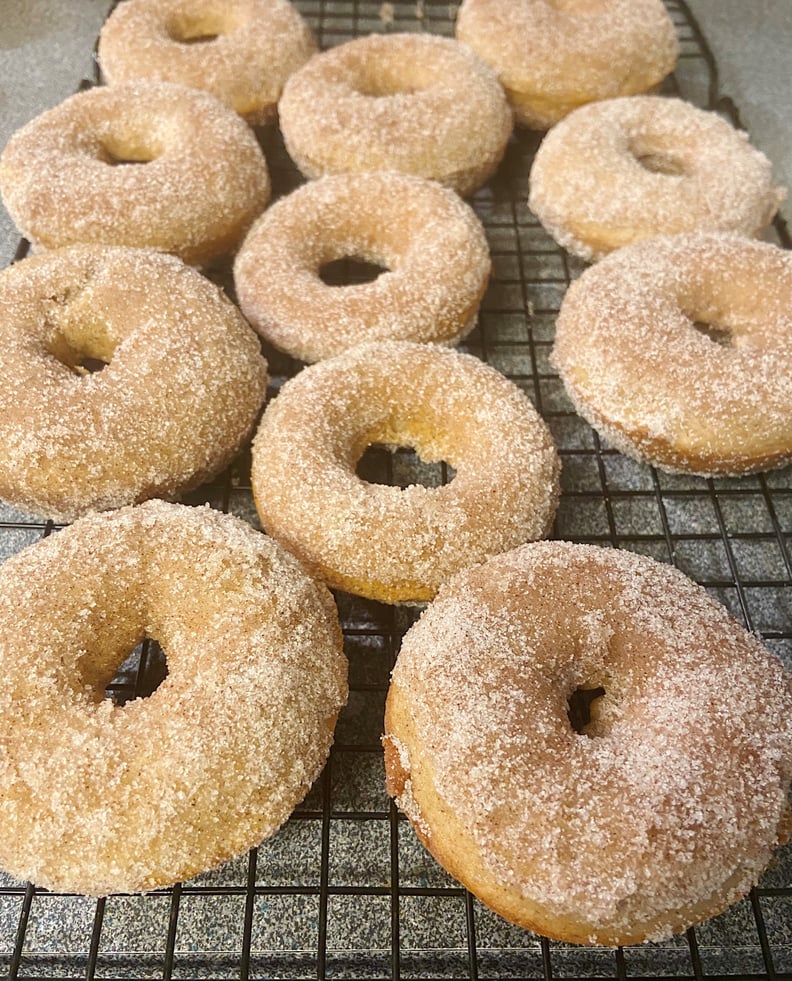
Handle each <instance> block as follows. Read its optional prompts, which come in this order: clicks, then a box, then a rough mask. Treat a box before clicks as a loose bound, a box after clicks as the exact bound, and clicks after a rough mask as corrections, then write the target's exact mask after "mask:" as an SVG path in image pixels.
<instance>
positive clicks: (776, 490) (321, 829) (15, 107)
mask: <svg viewBox="0 0 792 981" xmlns="http://www.w3.org/2000/svg"><path fill="white" fill-rule="evenodd" d="M107 6H108V2H107V0H79V2H77V0H72V2H66V0H57V2H56V0H30V2H27V3H19V2H16V0H0V144H2V143H4V141H5V139H6V138H7V137H8V135H9V134H10V133H11V132H12V131H13V130H14V129H15V128H17V127H18V126H19V125H21V124H22V123H23V122H25V121H26V120H27V119H29V118H31V117H32V116H33V115H35V114H36V113H38V112H40V111H42V110H43V109H45V108H47V107H48V106H51V105H54V104H56V103H57V102H59V101H60V100H61V99H63V98H65V97H66V96H67V95H69V94H71V93H72V92H73V91H74V90H75V89H76V87H77V85H78V84H79V82H80V80H81V78H83V77H86V76H88V77H90V75H91V73H92V65H91V47H92V44H93V40H94V38H95V36H96V33H97V31H98V28H99V26H100V24H101V22H102V20H103V17H104V15H105V11H106V9H107ZM319 6H320V5H319V3H318V2H314V0H303V2H302V3H301V7H302V9H304V10H305V11H306V13H307V14H308V15H309V16H313V17H314V22H316V20H317V17H316V15H317V12H318V10H319ZM395 6H396V8H397V12H399V11H401V14H402V15H403V17H404V23H405V26H408V27H415V26H417V25H416V24H415V23H413V22H412V21H411V20H410V17H411V16H412V12H413V11H414V9H415V8H414V5H413V4H409V5H408V4H404V5H399V4H396V5H395ZM427 6H428V5H427ZM691 6H692V7H693V9H694V12H695V13H696V15H697V17H698V18H699V20H700V24H701V27H702V30H703V31H704V34H705V35H706V36H707V38H708V40H709V42H710V44H711V46H712V49H713V51H714V54H715V57H716V59H717V61H718V64H719V68H720V80H721V92H722V94H725V95H728V96H730V97H731V98H732V99H733V100H734V102H735V103H736V104H737V105H738V107H739V108H740V112H741V117H742V120H743V123H744V124H745V125H746V126H747V127H748V129H749V130H750V132H751V135H752V138H753V140H754V142H755V143H756V144H757V145H758V146H759V147H761V148H762V149H764V150H765V151H766V152H767V153H768V154H769V155H771V156H772V157H773V159H774V160H775V161H776V164H777V168H776V170H777V176H778V178H779V180H781V181H785V182H787V183H788V184H790V185H792V162H791V161H790V145H791V142H792V141H790V140H789V134H790V133H792V115H790V113H791V111H792V110H790V102H789V95H788V90H789V84H788V83H789V74H790V57H789V54H788V51H789V48H790V45H792V30H791V28H790V17H792V4H790V3H789V2H788V0H773V2H769V0H764V2H758V0H756V2H751V3H749V2H745V0H743V2H738V0H691ZM351 8H352V4H351V3H343V2H328V3H327V4H325V5H324V9H325V12H326V13H327V17H326V18H325V20H324V21H323V23H324V24H325V26H326V25H327V23H328V19H333V18H335V21H334V23H335V24H336V25H340V30H342V31H345V30H348V31H349V32H350V33H352V32H353V30H354V29H355V27H357V28H362V27H367V26H370V27H376V26H378V24H379V23H380V22H379V21H378V17H377V14H378V9H379V4H378V3H360V4H359V5H358V10H359V12H360V13H361V16H360V17H359V18H358V20H357V21H355V20H354V18H353V17H352V16H351V14H350V15H349V16H347V11H350V10H351ZM432 9H433V10H434V11H440V12H441V13H442V16H445V5H444V4H443V5H440V4H438V5H434V7H433V8H432ZM437 16H438V18H439V17H440V16H441V14H440V13H438V14H437ZM679 23H680V29H681V30H682V31H683V33H684V36H685V38H686V40H685V42H684V47H685V50H686V52H687V55H688V57H687V59H686V60H685V61H684V63H683V64H681V65H680V70H679V73H678V77H679V81H678V85H679V88H680V91H681V94H682V95H683V96H685V97H688V98H690V99H691V100H693V101H701V99H702V98H703V95H702V93H705V92H706V88H707V82H708V79H707V77H706V70H705V65H704V64H703V62H702V60H701V58H700V57H699V55H698V53H697V50H696V45H695V43H693V42H692V41H691V40H690V33H689V31H688V30H687V28H686V27H685V25H684V23H683V22H682V19H680V20H679ZM437 25H439V28H440V29H443V30H445V31H446V32H447V30H448V24H447V23H445V22H444V21H442V20H438V21H437ZM338 37H339V35H335V39H336V40H337V39H338ZM531 149H532V147H531V145H530V139H522V140H521V141H520V142H519V143H518V144H517V145H515V147H514V148H513V150H511V151H510V155H509V157H508V158H507V161H506V164H505V167H504V174H503V176H502V178H500V179H499V181H498V182H497V183H496V184H495V185H493V187H491V188H485V189H483V190H482V191H481V192H479V194H477V195H476V197H475V199H474V205H475V207H476V209H477V211H478V213H479V215H480V217H481V218H482V220H483V222H484V224H485V227H486V231H487V236H488V239H489V242H490V246H491V248H492V250H493V261H494V275H493V281H492V284H491V286H490V289H489V290H488V293H487V296H486V297H485V300H484V304H483V307H482V312H481V316H480V326H479V328H478V329H477V330H476V331H475V332H474V333H473V334H472V335H471V336H470V338H469V340H468V342H467V349H468V350H470V351H472V352H474V353H477V354H480V355H482V356H483V357H486V358H487V360H489V361H490V363H492V364H494V365H495V366H496V367H498V368H500V369H501V370H502V371H504V372H505V373H506V374H508V375H509V376H510V377H512V378H513V379H514V380H515V381H516V382H517V384H519V385H521V386H522V387H524V388H525V390H526V391H527V392H528V393H529V395H530V396H531V398H532V399H533V400H534V402H535V403H536V404H537V406H538V407H539V408H540V410H541V411H542V413H543V414H544V415H545V417H546V419H547V421H548V424H549V425H550V427H551V430H552V432H553V435H554V437H555V440H556V443H557V445H558V446H559V449H560V451H561V454H562V458H563V478H562V480H563V491H564V495H563V498H562V502H561V506H560V509H559V514H558V519H557V522H556V526H555V528H554V534H555V535H556V536H557V537H568V538H574V539H578V540H581V541H589V542H597V543H600V544H604V545H615V546H618V547H622V548H628V549H632V550H634V551H638V552H641V553H644V554H648V555H651V556H653V557H654V558H656V559H658V560H660V561H663V562H669V561H673V562H674V563H675V564H676V565H677V566H679V567H680V568H681V569H683V570H684V571H685V572H686V573H688V574H689V575H690V576H691V577H693V578H694V579H696V580H698V581H699V582H701V583H703V584H704V585H705V586H706V588H707V589H708V590H709V591H710V592H711V593H712V594H713V596H715V597H716V598H717V599H718V600H719V601H721V602H722V603H724V604H725V605H726V606H727V607H728V608H729V609H730V610H731V611H732V612H733V613H734V615H735V616H736V617H737V618H738V619H740V620H742V621H743V622H744V623H745V624H746V625H747V626H749V627H750V628H751V629H754V630H756V631H759V632H760V633H761V634H762V635H763V636H764V638H765V640H766V642H767V644H768V646H769V647H770V648H771V649H773V650H774V651H776V652H777V653H778V654H779V655H780V656H781V657H782V658H784V659H785V661H786V663H787V665H788V666H789V667H790V668H792V642H791V641H790V636H792V596H791V595H790V594H791V593H792V590H791V589H790V584H789V576H790V571H789V546H790V542H792V489H791V488H792V484H791V482H790V473H789V470H786V471H779V472H776V473H772V474H768V475H762V476H757V477H750V478H745V479H742V480H718V481H712V482H710V481H704V480H701V479H699V478H693V477H684V476H671V475H666V474H662V473H656V472H655V471H654V470H652V469H651V468H649V467H647V466H644V465H641V464H638V463H635V462H634V461H632V460H629V459H627V458H625V457H623V456H622V455H620V454H618V453H615V452H613V451H612V450H609V449H607V448H606V447H604V446H603V445H602V444H601V442H600V440H599V438H598V437H597V435H596V434H595V433H594V432H592V430H591V429H590V428H589V427H588V426H587V425H586V424H585V423H584V422H583V421H582V420H580V419H579V418H578V417H577V416H576V415H575V414H574V412H573V411H572V407H571V405H570V404H569V401H568V399H567V397H566V394H565V392H564V389H563V386H562V385H561V384H560V383H559V381H558V379H557V378H555V377H554V376H553V374H552V371H551V370H550V367H549V363H548V360H547V356H548V353H549V349H550V345H551V342H552V337H553V326H554V320H555V311H557V308H558V304H559V303H560V301H561V298H562V296H563V293H564V290H565V288H566V285H567V283H568V281H569V279H571V278H574V277H575V276H576V275H578V274H579V273H580V271H581V270H582V268H583V264H582V263H579V262H577V261H575V260H570V259H569V258H568V257H566V256H564V255H563V254H562V253H561V252H560V251H559V250H558V249H556V248H555V247H554V246H553V243H551V242H550V241H549V240H548V239H547V237H546V236H545V235H544V233H543V232H542V230H541V229H540V228H538V226H537V224H536V222H535V220H534V219H533V217H532V216H531V215H530V213H529V212H528V210H527V207H526V206H525V204H524V200H525V193H526V190H527V187H526V173H527V171H526V167H527V164H528V162H529V160H530V153H531ZM16 243H17V235H16V233H15V232H14V230H13V229H12V227H11V226H10V223H9V222H8V220H7V218H6V217H5V215H4V213H3V214H2V215H0V264H4V263H5V262H7V261H8V260H9V259H10V258H11V256H12V255H13V252H14V249H15V248H16ZM268 353H270V354H271V352H268ZM271 360H272V366H273V373H274V374H275V376H276V382H277V381H278V380H279V379H281V378H282V377H283V375H284V374H286V373H288V372H289V371H291V370H293V368H294V366H291V367H289V366H288V365H284V364H283V363H282V360H281V361H279V360H278V358H277V357H272V358H271ZM279 373H280V374H279ZM392 469H393V471H394V473H395V475H396V479H397V480H398V481H399V482H409V480H410V479H413V480H416V481H418V480H420V481H428V482H433V481H436V479H437V472H436V470H432V469H431V468H428V469H427V467H426V466H425V465H422V464H421V463H420V461H417V460H416V459H415V457H414V455H411V454H409V453H406V454H401V455H399V456H398V457H397V458H396V460H395V461H394V463H393V467H392ZM201 500H207V501H210V502H211V503H213V504H214V505H218V504H219V503H221V502H222V501H223V500H226V501H227V502H228V508H229V510H231V511H232V512H234V513H236V514H239V515H240V516H242V517H243V518H245V519H246V520H249V521H251V522H252V523H254V524H256V523H257V519H256V516H255V508H254V506H253V502H252V498H251V495H250V490H249V485H248V471H247V462H246V460H245V458H244V457H243V458H242V460H241V461H240V462H239V463H238V464H237V465H236V466H235V467H234V468H233V469H232V471H231V472H230V474H229V475H228V477H227V478H224V480H222V481H220V482H218V483H216V484H215V485H212V486H211V487H209V488H207V489H204V490H202V491H200V492H198V493H197V494H196V495H192V496H191V498H190V502H191V503H198V502H199V501H201ZM50 530H51V527H50V526H49V525H47V524H46V523H45V522H44V521H43V520H40V519H37V518H35V517H31V516H26V515H23V514H21V513H20V512H18V511H15V510H14V509H12V508H10V507H7V506H5V505H0V557H5V556H8V555H11V554H13V553H14V552H17V551H19V550H20V549H21V548H23V547H24V546H25V545H27V544H29V543H31V542H33V541H35V540H37V539H39V538H40V537H42V535H44V534H46V533H48V532H49V531H50ZM338 604H339V610H340V614H341V618H342V621H343V623H344V625H345V627H346V628H347V653H348V656H349V659H350V680H351V684H352V689H353V691H352V694H351V697H350V703H349V706H348V708H347V709H346V710H345V712H344V713H343V715H342V718H341V720H340V722H339V727H338V732H337V745H336V748H335V749H334V752H333V755H332V757H331V761H330V765H329V767H328V769H327V770H326V772H325V774H324V776H323V778H322V780H321V781H320V782H319V783H318V785H317V786H316V787H315V788H314V789H313V790H312V791H311V793H310V794H309V796H308V798H307V799H306V801H305V802H304V803H303V804H302V805H301V806H300V807H299V808H298V809H297V812H296V813H295V816H294V817H293V818H292V819H291V820H290V821H289V822H288V823H287V825H286V826H285V827H284V829H282V831H281V832H279V833H278V834H277V835H276V836H274V837H273V838H272V839H270V840H269V841H267V842H265V843H264V844H262V845H261V847H260V848H258V849H257V850H256V851H254V852H253V853H252V854H251V855H249V856H248V855H243V856H241V857H240V858H239V859H237V860H235V861H233V862H230V863H228V864H227V865H226V866H224V867H223V868H222V869H219V870H214V871H211V872H207V873H205V874H203V875H201V876H198V877H196V878H195V879H194V880H192V881H191V882H189V883H186V884H185V885H184V887H183V888H182V889H177V890H176V891H175V892H171V891H168V892H166V893H164V894H156V895H152V896H146V897H136V896H133V897H129V896H118V897H110V898H109V899H108V900H107V901H106V902H99V903H97V902H96V901H95V900H88V899H83V898H79V897H73V896H56V895H48V894H46V893H44V892H41V891H36V892H28V893H26V891H25V886H24V884H21V883H15V882H13V881H12V880H10V879H9V878H8V877H3V876H2V874H0V963H3V964H4V965H8V967H9V971H10V973H11V974H12V975H13V974H14V972H15V971H16V969H17V968H19V970H20V976H24V977H58V978H67V977H68V978H72V977H85V976H86V975H87V976H89V977H92V976H96V977H107V978H110V977H117V978H163V977H166V976H168V977H174V978H203V977H206V978H210V977H211V978H240V977H244V976H249V977H254V978H264V977H282V978H292V977H294V978H311V977H316V976H317V974H318V975H319V976H326V977H329V978H374V977H390V976H392V975H393V973H394V972H395V968H396V966H398V970H399V973H400V975H401V976H402V977H404V978H407V977H411V978H412V977H415V978H418V977H436V978H464V977H472V976H473V971H472V968H471V956H472V955H471V950H472V944H475V961H476V967H477V971H478V975H479V976H480V977H489V978H504V979H505V978H515V977H521V978H534V977H536V978H539V977H542V976H543V971H544V963H545V959H546V957H548V956H549V957H550V960H551V962H552V966H553V972H554V975H555V976H556V977H559V978H564V977H624V976H625V975H629V976H634V977H642V976H646V977H648V976H652V977H658V976H661V977H673V976H676V975H683V976H692V975H693V974H694V973H695V971H696V970H697V969H700V970H701V971H703V972H704V973H705V974H716V975H730V976H735V977H745V976H747V975H758V976H760V977H770V976H771V975H772V974H773V972H776V973H777V974H779V975H783V976H785V977H792V892H791V891H790V890H792V848H789V847H787V848H786V849H783V850H781V852H780V853H779V855H778V857H777V861H776V863H775V864H774V866H773V867H772V868H771V869H769V870H768V871H767V873H766V874H765V876H764V878H763V881H762V889H761V890H760V891H759V892H758V893H755V894H754V895H753V897H752V898H750V899H745V900H742V901H741V902H739V903H737V904H736V905H735V906H733V907H732V908H731V909H729V910H728V911H727V912H726V913H724V914H723V915H722V916H719V917H716V918H715V919H713V920H711V921H709V922H708V923H705V924H703V925H702V926H700V927H698V928H697V929H696V931H695V935H694V936H692V937H690V938H685V937H678V938H674V939H673V940H670V941H667V942H664V943H661V944H646V945H641V946H640V947H635V948H629V949H627V950H625V951H624V952H617V951H613V950H610V949H602V950H590V949H585V948H580V947H573V946H570V945H567V944H561V943H550V944H543V942H542V941H541V939H540V938H539V937H537V936H535V935H534V934H531V933H528V932H526V931H522V930H519V929H518V928H516V927H514V926H511V925H510V924H508V923H506V922H505V921H504V920H502V919H501V918H500V917H498V916H496V915H495V914H494V913H492V912H490V911H489V910H487V909H486V908H485V907H484V906H482V905H481V904H480V903H478V902H477V901H476V900H472V899H471V898H470V897H468V896H466V894H465V893H464V891H463V890H461V889H460V888H459V887H458V885H457V884H456V883H454V882H453V880H452V879H451V878H450V877H449V876H448V875H447V874H446V873H445V872H444V871H443V869H442V868H440V866H439V865H437V863H436V862H435V861H434V860H433V859H432V858H431V856H429V854H428V853H427V852H426V850H425V849H424V848H423V847H422V846H421V845H420V843H419V842H418V840H417V839H416V837H415V835H414V833H413V832H412V830H411V828H410V827H409V825H408V824H407V823H406V822H404V821H403V820H399V819H397V817H396V815H395V812H394V811H393V810H392V809H391V808H390V805H389V802H388V798H387V795H386V794H385V791H384V785H383V770H382V755H381V751H380V749H379V746H378V738H379V734H380V732H381V726H382V710H383V702H384V697H385V691H386V688H387V683H388V676H389V670H390V667H391V665H392V660H393V656H394V654H395V651H396V650H397V648H398V642H399V638H400V637H401V635H402V633H403V631H404V630H405V629H406V628H407V627H408V626H409V624H410V623H411V622H412V620H413V619H414V618H415V616H416V615H417V611H415V610H409V609H396V610H391V609H389V608H385V607H381V606H379V605H378V604H371V603H366V602H364V601H360V600H357V599H355V598H353V597H348V596H344V595H341V594H339V595H338ZM713 765H717V761H714V763H713ZM1 833H2V830H1V829H0V834H1ZM603 873H604V874H606V873H607V870H603ZM248 883H251V884H252V888H250V889H248ZM20 925H21V928H20ZM759 926H761V928H762V930H763V931H764V933H762V932H760V929H759ZM765 938H766V939H765ZM394 950H395V954H394ZM395 957H398V965H396V961H395ZM784 972H786V973H785V974H784Z"/></svg>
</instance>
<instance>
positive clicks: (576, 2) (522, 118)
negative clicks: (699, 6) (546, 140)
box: [456, 0, 679, 129]
mask: <svg viewBox="0 0 792 981" xmlns="http://www.w3.org/2000/svg"><path fill="white" fill-rule="evenodd" d="M456 36H457V38H458V39H459V40H460V41H463V42H464V43H465V44H468V45H470V47H471V48H472V49H473V50H474V51H475V52H476V54H478V55H479V57H481V58H483V60H484V61H486V62H487V64H489V65H491V66H492V67H493V68H494V69H495V71H496V72H497V73H498V78H499V79H500V82H501V84H502V85H503V87H504V89H505V90H506V95H507V96H508V98H509V102H510V103H511V105H512V109H513V110H514V116H515V120H516V122H517V123H518V124H520V125H522V126H528V127H531V128H532V129H547V128H548V127H549V126H552V125H553V124H554V123H557V122H558V120H559V119H561V118H562V117H564V116H566V115H567V114H568V113H570V112H572V110H573V109H576V108H577V107H578V106H581V105H583V104H584V103H587V102H593V101H595V100H599V99H611V98H615V97H616V96H620V95H637V94H638V93H641V92H647V91H649V89H651V88H652V87H653V86H655V85H657V84H658V83H659V82H661V81H662V80H663V79H664V78H665V76H666V75H668V74H669V72H671V71H673V69H674V65H675V64H676V60H677V55H678V52H679V43H678V41H677V37H676V31H675V29H674V24H673V22H672V20H671V18H670V16H669V15H668V11H667V10H666V8H665V5H664V4H663V3H662V0H551V2H549V3H548V2H547V0H465V2H464V3H463V4H462V6H461V7H460V8H459V14H458V16H457V22H456Z"/></svg>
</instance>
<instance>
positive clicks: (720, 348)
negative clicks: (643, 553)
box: [551, 235, 792, 476]
mask: <svg viewBox="0 0 792 981" xmlns="http://www.w3.org/2000/svg"><path fill="white" fill-rule="evenodd" d="M790 298H792V253H790V252H788V251H785V250H783V249H779V248H777V247H776V246H773V245H770V244H767V243H762V242H754V241H751V240H750V239H744V238H741V237H739V236H732V235H679V236H669V237H666V238H658V239H653V240H651V241H645V242H639V243H638V244H636V245H631V246H629V247H627V248H625V249H621V250H619V251H618V252H616V253H614V254H613V255H611V256H608V257H607V258H606V259H603V260H602V262H601V263H598V264H597V265H596V266H593V267H591V268H590V269H587V270H586V272H585V273H584V274H583V275H582V276H581V277H580V279H579V280H577V281H576V282H575V283H573V284H572V286H571V287H570V289H569V290H568V291H567V294H566V296H565V297H564V300H563V302H562V304H561V311H560V313H559V316H558V321H557V324H556V336H555V343H554V346H553V350H552V354H551V361H552V363H553V365H554V366H555V367H556V368H557V370H558V372H559V374H560V376H561V379H562V381H563V382H564V385H565V387H566V390H567V393H568V395H569V397H570V398H571V400H572V402H573V404H574V406H575V408H576V409H577V411H578V413H579V414H580V415H582V416H583V417H584V418H585V419H586V420H587V421H588V422H589V423H590V424H591V425H592V426H594V428H595V429H597V430H598V432H600V433H601V434H602V435H603V436H604V437H605V438H606V440H607V441H608V442H609V443H611V444H612V445H613V446H615V447H616V448H617V449H619V450H621V451H622V452H623V453H626V454H627V455H629V456H632V457H635V458H636V459H638V460H644V461H648V462H650V463H653V464H655V465H656V466H658V467H661V468H662V469H664V470H668V471H671V472H683V473H693V474H700V475H702V476H710V475H715V474H733V475H738V474H746V473H754V472H760V471H763V470H768V469H770V468H772V467H779V466H783V465H784V464H785V463H788V462H790V461H792V411H790V410H791V408H792V319H791V318H790V312H789V311H790Z"/></svg>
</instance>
